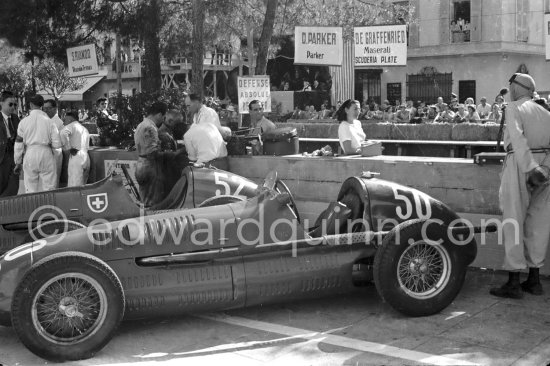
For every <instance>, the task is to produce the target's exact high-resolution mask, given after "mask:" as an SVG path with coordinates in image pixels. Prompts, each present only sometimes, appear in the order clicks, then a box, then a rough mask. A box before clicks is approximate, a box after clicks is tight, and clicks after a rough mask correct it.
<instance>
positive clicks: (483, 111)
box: [477, 97, 491, 119]
mask: <svg viewBox="0 0 550 366" xmlns="http://www.w3.org/2000/svg"><path fill="white" fill-rule="evenodd" d="M490 113H491V106H490V105H489V104H487V98H485V97H481V103H480V104H478V106H477V114H479V118H481V119H484V118H487V117H488V116H489V114H490Z"/></svg>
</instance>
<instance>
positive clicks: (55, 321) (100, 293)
mask: <svg viewBox="0 0 550 366" xmlns="http://www.w3.org/2000/svg"><path fill="white" fill-rule="evenodd" d="M107 307H108V305H107V295H106V293H105V290H104V289H103V287H102V286H101V285H100V284H99V283H98V282H97V281H96V280H95V279H94V278H92V277H90V276H88V275H86V274H83V273H74V272H73V273H64V274H62V275H58V276H56V277H53V278H51V279H50V280H49V281H47V282H46V283H44V284H43V285H42V287H40V289H39V290H38V291H37V292H36V294H35V296H34V298H33V306H32V309H33V311H32V323H33V326H34V327H35V328H36V330H37V331H38V333H39V334H40V336H42V337H44V338H45V339H47V340H48V341H50V342H52V343H56V344H64V345H67V344H75V343H79V342H83V341H85V340H86V339H88V338H89V337H91V336H93V335H94V334H95V333H96V332H97V331H98V329H100V328H101V326H102V325H103V323H104V322H105V318H106V316H107Z"/></svg>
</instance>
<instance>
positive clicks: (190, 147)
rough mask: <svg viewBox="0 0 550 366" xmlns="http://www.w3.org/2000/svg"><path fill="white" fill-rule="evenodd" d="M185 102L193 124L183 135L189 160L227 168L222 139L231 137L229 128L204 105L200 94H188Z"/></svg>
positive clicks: (214, 112)
mask: <svg viewBox="0 0 550 366" xmlns="http://www.w3.org/2000/svg"><path fill="white" fill-rule="evenodd" d="M185 103H186V105H187V108H188V110H189V112H190V113H191V114H192V115H193V124H192V125H191V127H190V128H189V130H188V131H187V132H186V133H185V135H184V136H183V142H184V143H185V148H186V150H187V153H188V154H189V160H191V161H193V162H195V163H198V164H205V165H209V164H213V165H215V166H216V167H217V168H219V169H223V170H227V169H228V163H227V148H226V143H225V142H224V139H226V138H229V137H231V129H230V128H229V127H225V126H222V125H221V124H220V118H219V116H218V113H216V111H215V110H214V109H212V108H210V107H207V106H205V105H204V104H203V103H202V101H201V98H200V96H198V95H196V94H189V95H188V96H187V97H186V99H185Z"/></svg>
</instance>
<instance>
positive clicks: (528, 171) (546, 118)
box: [490, 73, 550, 299]
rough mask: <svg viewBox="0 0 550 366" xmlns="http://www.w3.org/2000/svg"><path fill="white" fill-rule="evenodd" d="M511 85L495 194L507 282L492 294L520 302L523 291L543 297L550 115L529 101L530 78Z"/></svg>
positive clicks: (518, 77) (549, 214) (549, 227)
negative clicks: (523, 278)
mask: <svg viewBox="0 0 550 366" xmlns="http://www.w3.org/2000/svg"><path fill="white" fill-rule="evenodd" d="M509 82H510V97H511V99H512V102H511V103H509V104H508V107H507V108H506V129H505V132H504V147H505V148H506V151H507V155H506V160H505V162H504V168H503V172H502V181H501V185H500V192H499V195H500V205H501V209H502V220H503V221H502V222H503V231H504V248H505V260H504V269H506V270H508V271H509V278H508V282H506V283H505V284H504V285H503V286H501V287H499V288H493V289H491V291H490V293H491V294H493V295H495V296H499V297H508V298H515V299H519V298H522V297H523V291H525V292H529V293H531V294H534V295H541V294H542V292H543V291H542V286H541V283H540V280H539V268H540V267H542V265H543V264H544V258H545V256H546V250H547V248H548V241H549V240H550V185H549V172H550V113H549V112H548V111H547V110H546V109H544V108H543V107H542V106H540V105H538V104H537V103H535V102H534V101H533V100H532V97H533V92H534V91H535V90H536V87H535V81H534V80H533V78H532V77H531V76H529V75H527V74H520V73H516V74H514V75H513V76H512V77H511V78H510V80H509ZM508 220H510V221H512V222H514V223H517V225H513V224H511V223H508ZM515 226H516V227H515ZM516 230H519V233H517V232H516ZM517 239H519V241H518V240H517ZM525 268H529V275H528V278H527V280H526V281H524V282H522V283H521V284H520V272H519V271H521V270H523V269H525Z"/></svg>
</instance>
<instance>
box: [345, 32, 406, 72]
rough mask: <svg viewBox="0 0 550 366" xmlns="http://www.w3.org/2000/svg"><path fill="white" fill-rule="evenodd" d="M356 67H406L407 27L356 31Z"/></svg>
mask: <svg viewBox="0 0 550 366" xmlns="http://www.w3.org/2000/svg"><path fill="white" fill-rule="evenodd" d="M354 42H355V66H406V65H407V26H406V25H383V26H376V27H357V28H355V29H354Z"/></svg>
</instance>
